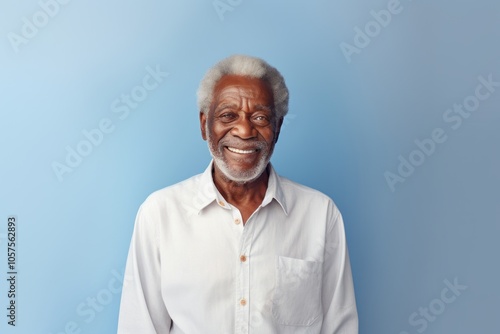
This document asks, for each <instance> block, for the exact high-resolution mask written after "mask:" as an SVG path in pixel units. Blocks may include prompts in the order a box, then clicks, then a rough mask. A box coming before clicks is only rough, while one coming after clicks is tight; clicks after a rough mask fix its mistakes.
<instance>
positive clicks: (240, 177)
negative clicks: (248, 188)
mask: <svg viewBox="0 0 500 334" xmlns="http://www.w3.org/2000/svg"><path fill="white" fill-rule="evenodd" d="M213 158H214V163H215V164H216V165H217V167H218V168H219V170H220V171H221V172H222V174H224V176H225V177H226V178H228V179H229V180H231V181H233V182H237V183H248V182H252V181H255V180H257V179H258V178H259V177H260V176H261V175H262V173H263V172H264V171H265V170H266V167H267V164H268V162H269V160H267V159H262V160H261V161H260V162H259V163H257V165H256V166H254V167H253V168H251V169H248V170H239V169H238V170H235V168H231V167H230V166H229V165H228V164H227V163H226V162H225V161H223V160H222V159H220V158H217V157H213Z"/></svg>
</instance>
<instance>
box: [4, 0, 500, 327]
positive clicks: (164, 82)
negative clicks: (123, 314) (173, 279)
mask: <svg viewBox="0 0 500 334" xmlns="http://www.w3.org/2000/svg"><path fill="white" fill-rule="evenodd" d="M498 41H500V3H499V2H497V1H493V0H491V1H487V0H481V1H451V0H448V1H431V0H414V1H411V0H401V2H398V1H396V0H389V1H388V0H376V1H375V0H371V1H360V0H356V1H351V0H339V1H326V0H321V1H300V2H299V1H263V0H260V1H257V0H254V1H248V0H221V1H212V0H197V1H158V0H145V1H118V0H109V1H68V0H64V1H63V0H59V1H56V0H41V1H36V0H28V1H18V2H16V1H6V0H2V1H1V2H0V97H1V98H0V106H1V109H0V110H1V113H2V117H1V120H0V126H1V131H0V148H1V150H0V153H1V163H0V180H1V184H0V223H1V224H0V254H1V256H0V263H1V264H0V268H2V274H1V275H0V277H2V279H1V280H0V306H1V307H0V309H1V310H3V311H1V314H0V319H3V320H1V321H0V332H1V333H30V334H31V333H36V334H50V333H52V334H56V333H57V334H60V333H73V332H75V333H93V334H100V333H103V334H104V333H106V334H107V333H114V332H115V331H116V322H117V315H118V306H119V299H120V285H121V280H122V278H121V276H122V274H123V269H124V265H125V260H126V255H127V250H128V245H129V241H130V236H131V233H132V228H133V222H134V217H135V213H136V211H137V209H138V206H139V205H140V203H142V201H143V200H144V199H145V197H146V196H147V195H148V194H149V193H151V192H152V191H154V190H156V189H159V188H162V187H164V186H167V185H170V184H173V183H175V182H177V181H180V180H182V179H185V178H187V177H189V176H191V175H194V174H197V173H199V172H201V171H203V170H204V168H205V167H206V165H207V164H208V162H209V158H210V157H209V154H208V151H207V147H206V144H205V142H203V141H202V140H201V136H200V134H199V128H198V111H197V108H196V99H195V92H196V89H197V85H198V82H199V80H200V79H201V77H202V76H203V74H204V72H205V71H206V70H207V69H208V68H209V67H210V66H211V65H212V64H213V63H215V62H216V61H218V60H220V59H221V58H223V57H226V56H228V55H230V54H233V53H246V54H251V55H256V56H260V57H263V58H265V59H266V60H267V61H268V62H270V63H271V64H273V65H275V66H276V67H278V69H280V71H281V72H282V73H283V75H284V76H285V78H286V80H287V83H288V86H289V89H290V91H291V100H290V112H289V116H288V117H287V119H286V121H285V125H284V128H283V130H282V134H281V138H280V142H279V143H278V145H277V148H276V152H275V155H274V157H273V163H274V165H275V167H276V169H277V170H278V171H279V172H280V173H281V174H282V175H284V176H287V177H289V178H292V179H294V180H296V181H298V182H301V183H304V184H306V185H309V186H311V187H315V188H317V189H319V190H321V191H323V192H325V193H327V194H328V195H330V196H331V197H332V198H333V199H334V200H335V201H336V203H337V205H338V206H339V207H340V209H341V211H342V213H343V215H344V219H345V223H346V230H347V236H348V243H349V248H350V255H351V261H352V267H353V274H354V280H355V287H356V295H357V302H358V309H359V315H360V329H361V330H360V332H361V333H363V334H390V333H393V334H414V333H424V332H425V333H429V334H430V333H456V334H459V333H460V334H466V333H467V334H468V333H497V332H499V331H500V325H499V324H498V320H497V319H498V314H499V311H500V305H499V304H500V303H499V299H500V290H499V289H498V281H499V279H500V277H499V276H500V270H499V261H498V255H499V251H500V246H499V242H498V238H499V232H500V227H499V223H500V222H499V220H500V205H499V200H500V192H499V189H500V187H499V186H500V177H499V170H500V152H499V143H500V131H499V129H500V110H499V109H500V83H499V82H500V43H499V42H498ZM150 72H152V73H155V75H154V76H152V75H151V74H149V75H150V77H146V76H147V75H148V73H150ZM167 73H168V75H167ZM145 77H146V81H144V78H145ZM126 95H129V96H131V97H130V100H128V102H127V101H126V100H124V99H126V98H127V97H126ZM461 105H463V106H461ZM460 108H462V109H461V110H460ZM96 129H98V130H96ZM89 138H90V139H89ZM417 143H418V144H417ZM75 152H76V153H75ZM79 152H80V153H79ZM77 154H78V156H79V157H77V156H76V155H77ZM398 169H399V171H398ZM10 215H15V216H17V220H18V231H17V242H18V245H17V247H18V248H17V268H16V269H17V271H18V275H17V300H16V312H17V313H16V315H17V318H16V327H12V326H9V325H8V324H7V321H8V320H9V319H8V318H7V317H6V315H7V313H8V312H9V311H8V310H6V308H7V307H8V303H9V299H8V297H7V292H8V290H9V286H8V285H7V281H6V279H5V278H6V277H7V254H6V253H7V252H6V250H7V242H6V241H7V240H6V237H7V234H6V233H7V218H8V217H9V216H10ZM450 286H451V287H450Z"/></svg>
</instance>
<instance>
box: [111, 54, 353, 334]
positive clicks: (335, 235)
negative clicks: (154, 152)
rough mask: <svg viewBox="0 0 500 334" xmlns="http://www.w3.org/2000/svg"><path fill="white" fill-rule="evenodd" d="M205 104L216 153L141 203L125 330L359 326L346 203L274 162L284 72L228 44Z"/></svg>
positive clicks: (204, 124) (260, 331)
mask: <svg viewBox="0 0 500 334" xmlns="http://www.w3.org/2000/svg"><path fill="white" fill-rule="evenodd" d="M198 104H199V108H200V127H201V135H202V137H203V139H204V140H206V141H207V142H208V147H209V149H210V152H211V154H212V156H213V160H212V162H210V164H209V166H208V168H207V169H206V170H205V172H204V173H202V174H199V175H197V176H194V177H192V178H190V179H187V180H185V181H183V182H180V183H178V184H176V185H173V186H170V187H167V188H164V189H162V190H159V191H157V192H155V193H153V194H152V195H150V196H149V197H148V198H147V199H146V201H145V202H144V203H143V204H142V206H141V207H140V209H139V212H138V214H137V219H136V223H135V229H134V234H133V237H132V242H131V245H130V251H129V255H128V260H127V268H126V275H128V277H129V280H128V282H127V283H126V284H125V285H124V287H123V294H122V300H121V309H120V318H119V324H118V333H120V334H153V333H173V334H181V333H182V334H230V333H231V334H233V333H255V334H266V333H273V334H276V333H294V334H297V333H318V334H319V333H324V334H326V333H330V334H331V333H339V334H340V333H342V334H355V333H358V316H357V310H356V302H355V298H354V289H353V283H352V276H351V268H350V264H349V256H348V252H347V245H346V239H345V234H344V226H343V221H342V217H341V215H340V212H339V210H338V209H337V207H336V206H335V204H334V203H333V201H332V200H331V199H330V198H328V197H327V196H326V195H324V194H322V193H320V192H318V191H316V190H313V189H310V188H307V187H305V186H302V185H299V184H297V183H294V182H292V181H290V180H287V179H285V178H283V177H281V176H279V175H278V174H277V173H276V172H275V170H274V169H273V167H272V165H271V164H270V162H269V160H270V158H271V155H272V153H273V150H274V146H275V144H276V142H277V141H278V137H279V133H280V128H281V124H282V123H283V117H284V116H285V115H286V113H287V111H288V89H287V88H286V85H285V82H284V80H283V77H282V76H281V74H280V73H279V72H278V71H277V70H276V69H275V68H274V67H272V66H270V65H269V64H267V63H266V62H264V61H263V60H261V59H258V58H253V57H248V56H240V55H236V56H231V57H229V58H227V59H224V60H222V61H221V62H219V63H218V64H216V65H215V66H214V67H213V68H212V69H210V70H209V71H208V72H207V74H206V75H205V77H204V78H203V80H202V81H201V84H200V88H199V90H198Z"/></svg>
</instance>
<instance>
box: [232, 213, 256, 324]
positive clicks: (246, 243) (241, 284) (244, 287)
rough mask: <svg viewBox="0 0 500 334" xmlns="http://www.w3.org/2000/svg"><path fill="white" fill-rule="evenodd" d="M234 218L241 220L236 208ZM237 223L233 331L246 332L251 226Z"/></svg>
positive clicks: (248, 313)
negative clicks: (238, 237) (234, 318)
mask: <svg viewBox="0 0 500 334" xmlns="http://www.w3.org/2000/svg"><path fill="white" fill-rule="evenodd" d="M234 211H235V214H234V217H235V218H234V219H235V223H236V219H239V221H240V222H241V218H240V217H241V215H240V213H239V211H238V210H237V209H234ZM236 225H238V230H239V229H240V226H241V231H242V234H241V237H240V249H239V254H238V255H237V256H238V257H237V258H236V259H235V260H236V261H238V265H237V268H238V269H237V275H238V278H237V281H236V285H237V288H236V296H235V297H236V299H237V300H236V303H237V306H236V321H235V333H248V326H249V316H250V299H249V298H250V266H249V262H250V261H249V260H250V258H249V251H250V248H251V243H252V234H253V232H252V231H253V229H252V227H251V226H248V225H247V226H245V227H244V228H243V226H242V224H236Z"/></svg>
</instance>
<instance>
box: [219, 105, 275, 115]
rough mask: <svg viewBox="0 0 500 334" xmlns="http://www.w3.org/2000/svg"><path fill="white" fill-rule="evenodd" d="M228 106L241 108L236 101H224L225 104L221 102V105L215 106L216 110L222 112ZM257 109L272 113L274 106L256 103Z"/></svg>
mask: <svg viewBox="0 0 500 334" xmlns="http://www.w3.org/2000/svg"><path fill="white" fill-rule="evenodd" d="M228 108H229V109H239V107H238V105H236V104H234V103H224V104H221V105H220V106H217V107H216V108H215V112H220V111H222V110H225V109H228ZM255 110H257V111H267V112H270V113H272V112H273V108H272V107H271V106H268V105H263V104H256V105H255Z"/></svg>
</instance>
